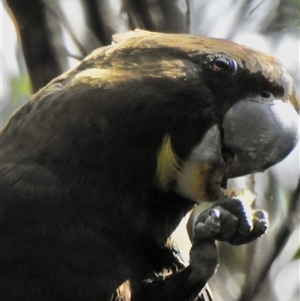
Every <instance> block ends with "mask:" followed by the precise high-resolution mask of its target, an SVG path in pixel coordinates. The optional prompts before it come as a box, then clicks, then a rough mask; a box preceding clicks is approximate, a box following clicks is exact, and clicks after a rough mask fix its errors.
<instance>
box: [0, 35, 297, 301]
mask: <svg viewBox="0 0 300 301" xmlns="http://www.w3.org/2000/svg"><path fill="white" fill-rule="evenodd" d="M114 39H115V43H114V44H112V45H111V46H107V47H103V48H100V49H98V50H95V51H94V52H93V53H92V54H90V55H89V56H88V57H86V58H85V59H84V60H83V61H82V62H81V63H80V64H79V66H78V67H76V68H75V69H73V70H70V71H68V72H66V73H65V74H63V75H61V76H60V77H58V78H56V79H54V80H53V81H51V82H50V83H49V84H48V85H47V86H46V87H45V88H43V89H41V90H40V91H39V92H38V93H36V94H35V95H34V96H33V97H32V99H31V100H30V101H29V102H28V103H27V104H26V105H24V106H23V107H22V108H21V109H20V110H18V111H17V112H16V113H15V114H14V116H12V118H11V119H10V121H9V122H8V124H7V126H6V127H5V128H4V130H3V132H2V134H1V160H2V164H1V251H0V252H1V257H0V262H1V269H0V282H1V286H0V294H1V296H3V298H2V299H3V300H49V301H50V300H55V301H58V300H72V301H75V300H132V301H133V300H135V301H140V300H143V301H146V300H153V301H154V300H170V301H171V300H173V301H174V300H195V298H196V296H197V295H199V298H200V299H198V300H201V298H202V300H209V298H210V297H209V296H208V293H207V292H206V291H202V293H201V290H202V289H203V287H204V286H205V283H206V281H207V280H208V279H209V278H210V277H211V276H212V275H213V274H214V272H215V270H216V267H217V264H218V256H217V250H216V247H215V244H214V241H215V239H219V240H225V241H228V242H230V243H232V244H243V243H248V242H250V241H252V240H254V239H256V238H257V237H259V236H261V235H262V234H264V233H265V231H266V229H267V219H266V216H265V215H264V213H263V212H261V211H255V212H252V215H251V212H250V213H249V212H248V213H247V210H245V208H246V205H243V203H242V202H240V201H238V200H237V199H235V198H232V197H229V196H226V193H225V192H224V191H223V189H222V188H221V183H222V182H223V183H224V181H226V179H227V178H230V177H232V176H236V175H240V174H247V173H252V172H257V171H260V170H264V169H266V168H268V167H269V166H271V165H273V164H275V163H277V162H278V161H280V160H282V159H283V158H284V157H285V156H286V155H287V154H288V153H289V152H290V151H291V150H292V149H293V147H294V146H295V144H296V142H297V139H298V136H297V121H298V114H297V113H296V110H298V109H299V106H298V100H297V98H296V96H295V93H294V89H293V83H292V79H291V77H290V75H289V74H288V72H287V71H286V69H285V68H284V67H283V66H282V65H281V64H280V63H279V62H278V61H277V60H276V59H275V58H273V57H272V56H269V55H267V54H263V53H261V52H257V51H254V50H252V49H249V48H247V47H245V46H241V45H237V44H234V43H232V42H230V41H225V40H217V39H212V38H200V37H192V36H188V35H172V34H161V33H150V32H144V31H135V32H129V33H126V34H122V35H117V36H115V38H114ZM278 106H279V107H280V109H283V110H285V112H286V113H288V114H289V117H290V118H289V121H288V122H287V121H286V120H285V116H283V115H282V114H280V112H279V113H278V110H277V109H276V108H278ZM295 109H296V110H295ZM279 111H280V110H279ZM249 112H250V113H249ZM246 116H248V117H249V116H250V117H251V118H255V116H260V119H259V120H260V121H261V125H260V126H259V125H258V124H257V120H256V121H255V122H253V124H252V123H251V120H250V122H249V120H248V121H247V123H246V124H245V125H243V124H242V122H241V120H243V118H246ZM251 118H250V119H251ZM248 119H249V118H248ZM231 121H232V122H231ZM237 124H238V126H235V125H237ZM245 135H246V136H247V135H249V139H248V140H247V141H246V143H244V140H243V139H244V137H245ZM282 141H284V147H283V146H282V147H281V146H280V145H282ZM274 148H276V149H278V151H276V152H273V151H272V150H273V149H274ZM201 201H212V202H215V203H214V204H213V205H212V207H211V208H209V209H208V210H207V211H205V212H204V213H202V214H201V215H200V216H199V217H198V219H197V221H196V224H195V227H194V240H193V246H192V249H191V253H190V264H189V265H188V266H187V267H184V263H181V262H180V260H179V257H180V253H178V251H177V250H175V248H174V246H173V244H172V242H171V241H170V239H169V237H170V235H171V234H172V232H173V231H174V230H175V228H176V227H177V225H178V224H179V222H180V221H181V219H182V218H183V216H184V215H185V214H186V213H187V212H188V211H189V210H191V209H192V208H193V207H194V205H195V204H196V203H197V202H201ZM252 225H253V227H252ZM166 270H168V271H169V274H168V275H166V274H165V271H166ZM200 296H201V297H200Z"/></svg>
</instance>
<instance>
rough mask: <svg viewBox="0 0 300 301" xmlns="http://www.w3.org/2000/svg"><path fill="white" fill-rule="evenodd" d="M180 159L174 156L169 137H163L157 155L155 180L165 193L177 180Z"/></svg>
mask: <svg viewBox="0 0 300 301" xmlns="http://www.w3.org/2000/svg"><path fill="white" fill-rule="evenodd" d="M179 168H180V159H179V158H178V157H177V155H176V154H175V152H174V150H173V147H172V143H171V137H170V136H169V135H165V137H164V139H163V141H162V144H161V147H160V148H159V150H158V153H157V166H156V179H157V182H158V186H159V188H160V189H162V190H164V191H167V190H168V188H169V184H170V182H171V181H172V180H174V179H176V178H177V175H178V173H179Z"/></svg>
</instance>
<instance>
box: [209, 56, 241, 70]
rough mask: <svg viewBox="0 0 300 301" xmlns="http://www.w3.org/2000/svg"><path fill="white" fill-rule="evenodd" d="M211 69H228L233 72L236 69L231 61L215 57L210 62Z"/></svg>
mask: <svg viewBox="0 0 300 301" xmlns="http://www.w3.org/2000/svg"><path fill="white" fill-rule="evenodd" d="M212 68H213V69H214V70H215V71H227V70H229V69H231V70H232V71H235V70H236V69H237V64H236V62H235V61H234V60H233V59H229V58H226V57H217V58H215V59H214V60H213V61H212Z"/></svg>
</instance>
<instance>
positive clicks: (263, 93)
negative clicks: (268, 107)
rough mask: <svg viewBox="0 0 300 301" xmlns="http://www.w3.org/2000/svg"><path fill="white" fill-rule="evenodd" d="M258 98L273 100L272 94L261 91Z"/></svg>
mask: <svg viewBox="0 0 300 301" xmlns="http://www.w3.org/2000/svg"><path fill="white" fill-rule="evenodd" d="M260 97H261V98H264V99H274V96H273V94H272V93H271V92H269V91H262V92H261V94H260Z"/></svg>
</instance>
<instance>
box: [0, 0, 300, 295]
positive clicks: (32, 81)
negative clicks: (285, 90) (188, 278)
mask: <svg viewBox="0 0 300 301" xmlns="http://www.w3.org/2000/svg"><path fill="white" fill-rule="evenodd" d="M299 16H300V3H299V0H210V1H207V0H144V1H139V0H51V1H46V0H27V1H19V0H6V1H4V2H1V17H2V18H1V20H2V22H1V27H2V28H1V29H2V30H1V32H2V44H1V49H0V50H1V122H0V125H1V127H3V126H4V125H5V124H6V122H7V120H8V119H9V117H10V116H11V114H12V113H13V111H14V110H15V109H17V108H18V107H19V106H21V105H22V104H23V103H24V102H26V101H27V100H28V98H29V97H30V94H31V93H33V92H35V91H37V90H38V89H39V88H41V87H42V86H44V85H45V84H47V83H48V82H49V81H50V80H51V79H52V78H54V77H55V76H57V75H59V74H60V73H62V72H64V71H66V70H67V69H69V68H72V67H74V66H76V64H77V63H78V61H79V60H80V59H81V58H83V57H84V56H85V55H86V54H88V53H89V52H90V51H92V50H93V49H95V48H97V47H100V46H102V45H107V44H110V43H111V35H112V34H114V33H117V32H124V31H126V30H129V29H134V28H141V29H147V30H152V31H161V32H176V33H192V34H194V35H203V36H212V37H217V38H225V39H230V40H233V41H235V42H238V43H242V44H246V45H249V46H251V47H253V48H256V49H259V50H262V51H266V52H269V53H272V54H274V55H276V56H278V57H279V58H280V60H281V61H282V62H283V63H284V65H286V67H287V68H288V69H289V71H290V73H291V74H292V75H293V77H294V80H295V84H296V90H297V92H298V95H299V89H300V88H299V85H300V81H299V80H300V76H299V72H300V70H299V66H300V64H299V50H300V49H299V47H300V46H299V38H300V36H299V34H300V31H299V28H300V24H299V22H300V21H299ZM287 118H288V116H287ZM299 161H300V159H299V146H297V148H296V149H295V150H294V151H293V152H292V153H291V154H290V156H289V157H288V158H286V159H285V160H284V161H283V162H281V163H280V164H278V165H277V166H275V167H273V168H271V169H269V170H268V171H267V172H265V173H262V174H257V175H252V176H248V177H243V178H239V179H235V180H231V181H230V183H229V188H231V189H238V188H248V189H250V190H251V191H252V192H253V193H255V194H256V196H257V197H256V200H255V206H256V207H258V208H264V209H265V210H267V211H268V213H269V220H270V229H269V232H268V234H267V235H266V236H264V237H263V238H262V239H259V240H258V241H257V242H255V243H252V244H250V245H247V246H241V247H232V246H229V245H227V244H225V243H220V244H219V250H220V257H221V263H220V266H219V269H218V272H217V274H216V275H215V276H214V277H213V278H212V279H211V281H210V285H211V287H212V291H213V295H214V297H215V300H218V301H225V300H226V301H247V300H252V301H262V300H264V301H283V300H284V301H299V300H300V248H299V246H300V230H299V224H300V205H299V203H300V200H299V182H298V181H299V180H298V179H299V173H300V162H299ZM196 210H198V211H199V210H201V206H199V208H197V209H196ZM182 235H183V234H182Z"/></svg>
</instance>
